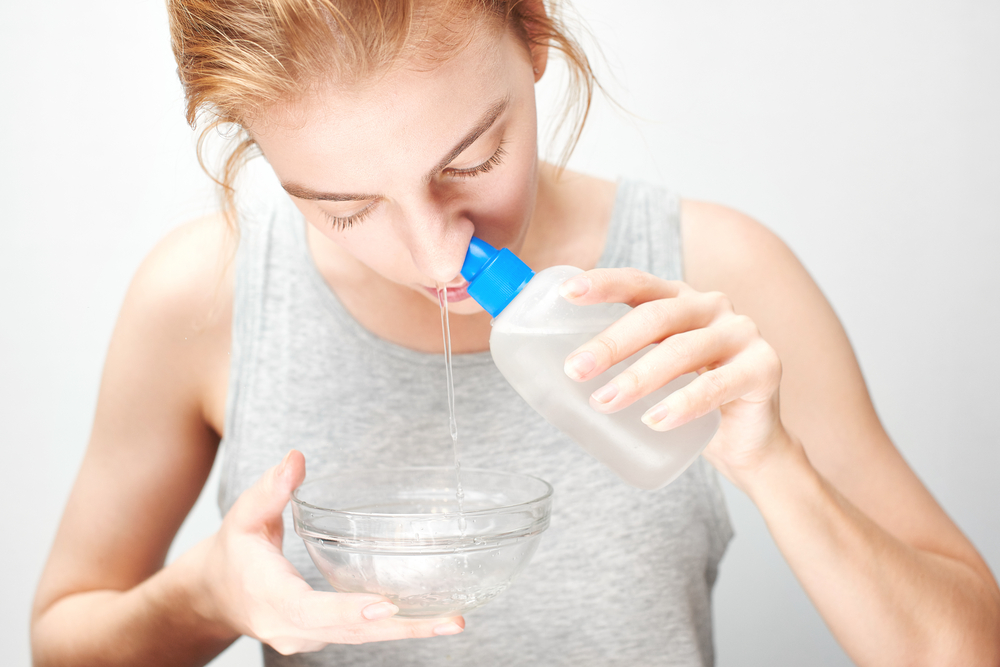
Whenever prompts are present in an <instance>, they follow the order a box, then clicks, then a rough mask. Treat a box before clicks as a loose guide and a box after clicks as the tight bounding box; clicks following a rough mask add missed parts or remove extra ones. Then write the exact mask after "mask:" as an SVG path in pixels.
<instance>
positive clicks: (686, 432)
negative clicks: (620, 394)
mask: <svg viewBox="0 0 1000 667" xmlns="http://www.w3.org/2000/svg"><path fill="white" fill-rule="evenodd" d="M578 273H583V271H582V270H581V269H577V268H575V267H572V266H553V267H551V268H548V269H545V270H544V271H540V272H539V273H538V274H537V275H536V274H535V273H534V272H533V271H532V270H531V269H530V268H528V265H527V264H525V263H524V262H522V261H521V260H520V259H518V258H517V256H515V255H514V254H513V253H512V252H510V251H509V250H507V249H506V248H504V249H502V250H497V249H496V248H494V247H493V246H491V245H490V244H488V243H486V242H485V241H482V240H480V239H478V238H476V237H473V238H472V243H471V244H470V245H469V251H468V253H467V254H466V256H465V263H464V264H463V266H462V276H463V277H464V278H465V279H466V280H467V281H469V285H468V287H467V290H468V293H469V296H471V297H472V298H473V299H475V300H476V301H477V302H478V303H479V305H481V306H482V307H483V308H485V309H486V311H487V312H489V313H490V315H493V318H494V319H493V330H492V332H491V333H490V352H491V353H492V355H493V361H494V363H495V364H496V366H497V368H498V369H499V370H500V372H501V373H502V374H503V376H504V377H505V378H506V379H507V381H508V382H510V384H511V386H513V387H514V389H515V390H516V391H517V393H518V394H520V395H521V397H522V398H523V399H524V400H525V401H527V402H528V404H529V405H530V406H531V407H533V408H534V409H535V410H537V411H538V412H539V413H540V414H541V415H542V416H543V417H545V419H547V420H548V421H549V422H550V423H551V424H552V425H554V426H555V427H556V428H558V429H559V430H561V431H562V432H563V433H565V434H566V435H568V436H569V437H571V438H572V439H573V440H575V441H576V442H577V444H579V445H580V446H581V447H583V449H584V450H586V451H587V452H588V453H589V454H591V455H592V456H593V457H594V458H596V459H597V460H598V461H600V462H601V463H603V464H604V465H606V466H608V467H609V468H611V470H613V471H614V472H615V473H616V474H617V475H618V476H619V477H621V478H622V479H623V480H624V481H626V482H628V483H629V484H631V485H633V486H637V487H639V488H640V489H658V488H660V487H662V486H664V485H666V484H668V483H670V482H672V481H673V480H674V479H676V478H677V477H678V476H679V475H680V474H681V473H682V472H684V470H686V469H687V467H688V466H689V465H691V464H692V463H693V462H694V460H695V459H696V458H697V457H698V455H699V454H700V453H701V450H703V449H704V448H705V445H707V444H708V441H709V440H711V439H712V436H713V435H715V432H716V430H718V428H719V421H720V416H719V411H718V410H714V411H713V412H710V413H708V414H707V415H704V416H703V417H699V418H698V419H695V420H694V421H691V422H688V423H687V424H684V425H683V426H680V427H678V428H675V429H672V430H670V431H665V432H660V431H654V430H652V429H651V428H649V427H648V426H646V425H645V424H643V423H642V421H640V417H642V415H643V414H644V413H645V412H646V410H648V409H649V408H650V407H652V406H653V405H654V404H656V403H658V402H659V401H661V400H662V399H663V398H664V397H666V396H667V395H668V394H670V393H672V392H673V391H676V390H677V389H679V388H681V387H683V386H684V385H686V384H687V383H689V382H690V381H691V380H693V379H694V378H695V377H697V376H696V375H695V374H694V373H689V374H687V375H683V376H681V377H679V378H677V379H676V380H674V381H672V382H670V383H669V384H667V385H666V386H664V387H662V388H661V389H659V390H657V391H655V392H653V393H652V394H650V395H649V396H645V397H643V398H642V399H640V400H638V401H636V402H635V403H633V404H632V405H631V406H629V407H627V408H625V409H624V410H620V411H619V412H616V413H613V414H610V415H606V414H602V413H600V412H597V411H596V410H594V409H593V408H592V407H590V395H591V394H592V393H594V391H595V390H597V389H598V388H600V387H602V386H604V384H606V383H607V382H609V381H610V380H611V379H612V378H614V377H615V376H616V375H617V374H618V373H620V372H621V371H622V370H624V369H625V368H627V367H628V366H629V365H631V364H632V363H634V362H635V361H636V360H637V359H638V358H639V357H641V356H642V355H643V354H644V353H645V352H646V351H648V349H650V348H646V350H641V351H639V352H638V353H636V354H635V355H633V356H631V357H629V358H628V359H626V360H625V361H622V362H621V363H619V364H617V365H615V366H613V367H612V368H610V369H608V370H607V371H605V372H604V373H602V374H601V375H599V376H597V377H596V378H592V379H590V380H587V381H586V382H577V381H576V380H572V379H570V378H569V377H568V376H567V375H566V373H565V372H564V371H563V365H564V363H565V361H566V357H568V356H569V354H570V353H571V352H572V351H573V350H575V349H576V348H577V347H579V346H580V345H582V344H583V343H585V342H586V341H588V340H590V339H591V338H593V337H594V336H596V335H597V334H598V333H600V332H601V331H603V330H604V329H605V328H607V327H608V325H610V324H611V323H612V322H614V321H615V320H618V319H620V318H621V317H622V315H624V314H625V313H627V312H628V311H629V310H631V308H629V307H628V306H627V305H625V304H622V303H602V304H594V305H590V306H577V305H574V304H571V303H570V302H568V301H567V300H566V299H564V298H562V297H561V296H559V286H560V285H562V283H564V282H565V281H566V280H568V279H569V278H571V277H573V276H575V275H576V274H578Z"/></svg>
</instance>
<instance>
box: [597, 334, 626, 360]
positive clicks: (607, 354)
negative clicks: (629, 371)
mask: <svg viewBox="0 0 1000 667" xmlns="http://www.w3.org/2000/svg"><path fill="white" fill-rule="evenodd" d="M594 343H595V344H596V345H597V349H596V350H594V356H595V357H597V359H598V361H604V362H606V363H613V362H614V361H616V360H617V359H618V358H619V356H618V355H619V354H621V345H619V344H618V341H617V340H615V339H614V338H613V337H611V336H607V335H604V334H602V335H600V336H597V338H595V339H594Z"/></svg>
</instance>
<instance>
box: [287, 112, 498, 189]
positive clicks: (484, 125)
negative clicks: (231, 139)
mask: <svg viewBox="0 0 1000 667" xmlns="http://www.w3.org/2000/svg"><path fill="white" fill-rule="evenodd" d="M509 105H510V96H509V95H508V96H507V97H504V98H503V99H501V100H498V101H496V102H494V103H493V104H491V105H490V107H489V108H488V109H487V110H486V113H484V114H483V117H482V118H480V119H479V122H478V123H476V125H475V126H474V127H473V128H472V130H471V131H470V132H469V133H468V134H467V135H465V138H464V139H462V140H461V141H459V142H458V143H457V144H455V147H454V148H452V149H451V150H450V151H448V154H447V155H445V156H444V157H443V158H442V159H441V161H440V162H438V163H437V165H436V166H435V167H434V169H432V170H431V172H430V173H429V174H428V175H427V176H426V179H427V180H430V179H431V178H432V177H433V176H434V174H436V173H438V172H439V171H441V170H442V169H444V168H445V167H447V166H448V165H449V164H450V163H451V161H452V160H454V159H455V158H457V157H458V156H459V155H461V154H462V153H463V152H464V151H465V149H467V148H468V147H469V146H471V145H472V144H474V143H476V140H477V139H479V137H481V136H483V134H485V133H486V132H487V131H488V130H489V129H490V128H491V127H493V124H494V123H496V122H497V118H499V117H500V115H501V114H503V112H504V111H506V109H507V107H508V106H509ZM281 187H282V188H284V190H285V192H287V193H288V194H290V195H292V196H293V197H295V198H297V199H312V200H317V201H367V200H369V199H378V198H379V195H369V194H356V193H346V194H345V193H339V192H318V191H316V190H312V189H310V188H307V187H305V186H302V185H299V184H297V183H282V184H281Z"/></svg>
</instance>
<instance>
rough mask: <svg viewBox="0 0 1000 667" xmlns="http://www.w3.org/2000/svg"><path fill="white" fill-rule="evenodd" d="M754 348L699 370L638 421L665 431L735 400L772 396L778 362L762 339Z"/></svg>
mask: <svg viewBox="0 0 1000 667" xmlns="http://www.w3.org/2000/svg"><path fill="white" fill-rule="evenodd" d="M755 348H756V349H753V350H748V351H746V352H745V353H743V354H741V355H739V356H738V357H737V358H736V359H734V360H733V361H732V362H731V363H728V364H725V365H723V366H720V367H718V368H716V369H713V370H710V371H706V372H704V373H702V374H701V375H699V376H698V377H697V378H696V379H694V380H693V381H692V382H691V383H690V384H688V385H687V386H686V387H683V388H681V389H678V390H677V391H675V392H673V393H672V394H670V395H669V396H667V397H666V398H665V399H663V400H662V401H660V402H659V403H658V404H656V405H654V406H653V407H651V408H650V409H649V410H647V411H646V413H645V414H644V415H643V416H642V421H643V422H644V423H645V424H646V425H647V426H649V427H650V428H652V429H654V430H657V431H667V430H670V429H672V428H676V427H678V426H681V425H683V424H686V423H688V422H689V421H692V420H694V419H697V418H698V417H701V416H702V415H705V414H708V413H709V412H711V411H712V410H714V409H716V408H719V407H722V406H724V405H726V404H727V403H731V402H733V401H736V400H738V399H744V400H749V401H754V402H758V401H761V400H766V399H767V398H769V397H771V396H773V395H774V392H776V391H777V387H778V384H779V383H780V381H781V364H780V362H779V361H778V359H777V355H776V354H775V353H774V352H773V349H771V348H770V346H769V345H767V344H766V343H763V341H761V343H760V344H759V345H757V346H755Z"/></svg>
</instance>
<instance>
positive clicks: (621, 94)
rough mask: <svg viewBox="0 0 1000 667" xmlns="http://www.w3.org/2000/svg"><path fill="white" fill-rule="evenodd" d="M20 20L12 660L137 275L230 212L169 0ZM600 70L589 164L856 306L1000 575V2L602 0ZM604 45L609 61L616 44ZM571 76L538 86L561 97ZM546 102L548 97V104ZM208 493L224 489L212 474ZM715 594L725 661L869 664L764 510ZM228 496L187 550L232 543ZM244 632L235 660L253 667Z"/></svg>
mask: <svg viewBox="0 0 1000 667" xmlns="http://www.w3.org/2000/svg"><path fill="white" fill-rule="evenodd" d="M10 4H11V6H8V7H6V9H5V11H4V20H3V22H2V26H0V36H2V38H0V62H3V63H4V65H3V69H2V80H0V84H2V88H0V90H2V91H3V93H2V95H3V98H2V99H3V103H2V104H0V149H2V151H0V211H2V213H0V215H2V226H0V285H2V288H0V318H2V319H0V322H2V326H0V344H2V346H0V350H2V352H0V405H2V406H3V408H2V413H0V416H2V419H0V442H2V446H3V458H2V466H0V507H2V508H3V509H4V522H3V525H4V530H3V548H2V549H0V578H2V583H0V590H2V595H0V645H2V646H3V647H4V653H5V663H6V664H11V665H24V664H28V662H29V661H30V657H29V650H28V613H29V605H30V602H31V597H32V595H33V591H34V587H35V584H36V582H37V579H38V576H39V574H40V572H41V568H42V565H43V562H44V559H45V557H46V554H47V551H48V549H49V546H50V543H51V540H52V537H53V535H54V532H55V529H56V525H57V522H58V520H59V516H60V513H61V511H62V507H63V504H64V503H65V500H66V497H67V494H68V492H69V488H70V485H71V484H72V481H73V478H74V476H75V473H76V469H77V467H78V465H79V462H80V460H81V457H82V456H83V452H84V448H85V446H86V441H87V435H88V431H89V427H90V422H91V419H92V412H93V408H94V403H95V399H96V392H97V386H98V381H99V378H100V372H101V365H102V361H103V356H104V352H105V348H106V346H107V343H108V340H109V337H110V333H111V329H112V326H113V324H114V320H115V315H116V312H117V309H118V307H119V304H120V302H121V299H122V296H123V294H124V291H125V289H126V286H127V284H128V281H129V278H130V276H131V274H132V273H133V272H134V270H135V268H136V266H137V265H138V263H139V261H140V260H141V258H142V257H143V256H144V255H145V253H146V252H148V250H149V249H150V248H151V247H152V245H153V244H154V243H155V242H156V240H157V239H158V238H160V237H161V236H162V235H163V234H164V233H165V232H166V231H167V230H168V229H170V228H171V227H173V226H174V225H176V224H178V223H180V222H182V221H184V220H186V219H189V218H191V217H193V216H195V215H197V214H199V213H201V212H203V211H207V210H209V209H210V208H211V207H212V205H213V199H212V193H211V189H210V188H209V187H208V184H207V181H206V179H205V178H204V177H203V176H202V175H201V174H200V172H199V170H198V167H197V164H196V162H195V158H194V150H193V136H192V134H191V132H190V130H189V129H188V128H187V126H186V125H185V123H184V120H183V114H182V99H181V91H180V86H179V84H178V83H177V80H176V76H175V74H174V63H173V61H172V57H171V54H170V51H169V44H168V35H167V27H166V18H165V11H164V9H163V7H162V3H160V2H149V1H145V2H137V1H136V0H127V1H126V0H102V1H101V2H96V3H80V2H69V1H68V0H56V1H54V2H47V3H28V2H19V3H10ZM577 8H578V13H579V14H580V15H582V16H583V17H584V19H585V21H586V23H587V24H589V26H590V28H591V31H592V33H593V35H594V36H595V40H596V41H597V42H598V43H600V45H601V47H602V49H603V52H604V56H605V61H604V62H605V64H604V65H602V66H601V67H600V71H601V72H602V76H603V78H604V80H605V82H606V83H607V85H608V87H609V88H610V89H611V92H612V93H613V94H614V95H615V97H616V99H617V100H618V101H619V102H621V103H622V104H623V105H624V106H625V107H626V108H628V109H629V110H630V111H631V112H632V113H633V114H635V116H636V117H639V118H642V119H643V120H639V119H638V118H636V117H630V116H625V115H621V114H616V113H615V112H613V111H611V110H610V109H609V107H608V106H607V105H604V104H598V105H597V107H596V108H595V112H594V116H593V118H592V121H591V124H590V126H589V128H588V133H587V135H586V138H585V140H584V142H583V143H582V144H581V146H580V148H579V150H578V151H577V153H576V155H575V157H574V160H573V162H572V163H571V165H572V166H573V167H575V168H579V169H583V170H588V171H591V172H594V173H597V174H599V175H604V176H607V177H610V178H615V177H617V176H620V175H623V176H629V177H638V178H643V179H646V180H653V181H658V182H662V183H665V184H668V185H670V186H671V187H674V188H675V189H677V190H679V191H680V192H682V193H683V194H684V195H686V196H690V197H695V198H703V199H710V200H715V201H720V202H722V203H725V204H728V205H730V206H733V207H736V208H739V209H741V210H743V211H746V212H748V213H750V214H751V215H753V216H755V217H756V218H758V219H760V220H762V221H763V222H765V223H766V224H768V225H769V226H770V227H772V228H773V229H774V230H776V231H777V232H778V233H779V234H780V235H781V236H782V237H783V238H784V239H785V240H786V242H787V243H788V244H789V245H790V246H791V247H792V249H793V250H794V251H795V252H796V253H797V254H798V255H799V257H800V258H801V259H802V260H803V262H804V263H805V265H806V266H807V267H808V268H809V269H810V270H811V272H812V274H813V275H814V276H815V278H816V280H817V281H818V283H819V284H820V286H821V287H822V288H823V290H824V292H825V293H826V295H827V296H828V298H829V299H830V300H831V302H832V303H833V305H834V307H835V308H836V310H837V312H838V313H839V314H840V316H841V319H842V320H843V322H844V324H845V326H846V328H847V331H848V333H849V335H850V337H851V340H852V342H853V344H854V347H855V350H856V352H857V355H858V357H859V359H860V362H861V366H862V368H863V370H864V372H865V376H866V378H867V380H868V384H869V387H870V389H871V392H872V395H873V398H874V401H875V405H876V407H877V409H878V411H879V414H880V415H881V417H882V419H883V421H884V423H885V425H886V427H887V428H888V431H889V433H890V434H891V435H892V437H893V438H894V440H895V442H896V443H897V445H898V447H899V448H900V450H901V451H902V452H903V454H904V456H905V457H906V459H907V460H908V461H909V462H910V464H911V465H912V466H913V468H914V469H915V470H916V471H917V473H918V474H919V475H920V477H921V478H922V479H923V480H924V482H925V483H926V484H927V486H928V487H929V488H930V489H931V491H932V492H933V493H934V495H935V496H936V497H937V498H938V500H939V501H940V502H941V504H942V505H943V506H944V507H945V509H946V510H947V511H948V512H949V513H950V514H951V516H952V517H954V519H955V520H956V521H957V522H958V524H959V525H960V526H961V527H962V528H963V529H964V530H965V532H966V533H967V534H968V535H969V536H970V538H971V539H972V541H973V542H974V543H975V544H976V545H977V547H978V548H979V549H980V551H981V552H982V553H983V555H984V556H985V557H986V559H987V561H988V562H989V563H990V565H991V567H992V568H993V569H994V571H996V569H997V567H998V566H1000V530H998V529H1000V512H998V509H1000V508H998V501H1000V491H998V485H997V482H996V475H997V470H998V468H1000V465H998V464H1000V453H998V451H997V447H996V445H997V436H996V432H995V430H994V422H995V419H994V417H995V415H997V413H998V410H997V407H996V406H997V404H998V402H1000V389H998V386H997V382H996V379H997V377H998V375H1000V354H998V351H997V344H996V340H997V333H996V332H997V329H998V324H1000V303H998V298H997V293H998V288H1000V268H998V262H997V258H996V256H997V254H998V252H1000V3H996V2H990V1H987V0H978V1H968V0H966V1H962V0H947V1H946V0H938V1H937V2H926V1H922V0H909V1H907V2H904V1H901V0H885V1H883V2H880V3H873V2H870V1H868V0H838V1H837V2H833V1H828V0H823V1H814V2H808V3H803V2H791V1H787V2H781V1H779V0H758V1H757V2H742V3H740V2H733V1H730V0H701V1H698V2H695V1H693V0H644V1H642V2H639V1H638V0H635V1H631V2H621V3H611V2H599V1H598V0H584V1H581V2H578V4H577ZM595 55H596V54H595ZM557 78H558V77H556V76H549V77H547V80H546V81H543V86H542V98H543V99H551V97H552V95H553V94H554V93H553V92H552V91H551V90H550V88H551V86H552V83H553V82H554V81H549V80H548V79H552V80H555V79H557ZM549 106H551V105H549ZM212 483H214V478H213V482H212ZM727 496H728V498H729V500H730V511H731V514H732V517H733V521H734V523H735V526H736V531H737V537H736V539H735V540H734V541H733V543H732V544H731V545H730V549H729V552H728V554H727V555H726V558H725V560H724V563H723V567H722V574H721V577H720V581H719V585H718V587H717V589H716V594H715V604H716V607H715V617H716V643H717V646H718V656H719V660H718V662H719V664H720V665H723V666H734V665H741V666H752V665H795V664H809V665H844V664H849V661H848V660H847V659H846V657H845V656H844V654H843V653H842V651H841V650H840V649H839V648H838V647H837V645H836V642H835V641H834V640H833V639H832V638H831V637H830V635H829V633H828V632H827V630H826V629H825V627H824V626H823V623H822V621H821V620H820V619H819V617H818V616H817V615H816V613H815V612H814V611H813V610H812V608H811V607H810V605H809V602H808V600H807V599H806V597H805V595H804V594H803V593H802V592H801V590H800V589H799V588H798V586H797V584H796V582H795V580H794V578H793V577H792V575H791V574H790V572H789V571H788V569H787V567H786V566H785V564H784V562H783V560H782V559H781V556H780V554H779V553H778V552H777V550H776V549H775V548H774V546H773V544H772V543H771V541H770V538H769V537H768V535H767V532H766V529H765V527H764V525H763V522H762V521H761V520H760V518H759V515H757V513H756V511H755V510H754V508H753V506H752V505H750V504H749V503H748V502H747V501H746V499H745V498H744V497H742V496H741V495H740V494H739V492H738V491H735V490H734V489H732V488H731V487H727ZM213 500H214V488H209V489H208V490H207V491H206V493H205V494H203V498H202V499H201V500H200V501H199V503H198V506H197V507H196V509H195V511H194V512H193V514H192V515H191V517H190V518H189V520H188V522H187V523H186V524H185V526H184V528H183V529H182V532H181V535H180V536H179V538H178V541H177V543H176V544H175V547H174V552H175V553H176V552H177V551H178V550H182V549H185V548H187V547H189V546H190V545H191V544H193V543H194V542H195V541H197V540H198V539H200V538H201V537H203V536H205V535H207V534H209V533H211V532H212V531H213V530H214V528H215V526H216V524H217V522H218V513H217V510H216V509H215V506H214V503H213ZM258 653H259V652H258V649H257V648H256V647H255V646H254V645H253V644H252V643H251V642H249V641H248V640H242V641H241V642H239V643H237V644H236V646H235V647H234V648H232V649H231V650H230V651H228V652H227V653H225V654H223V656H222V657H221V658H219V659H218V660H217V661H216V663H214V664H216V665H246V664H257V662H258V661H259V658H258V657H257V656H258Z"/></svg>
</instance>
